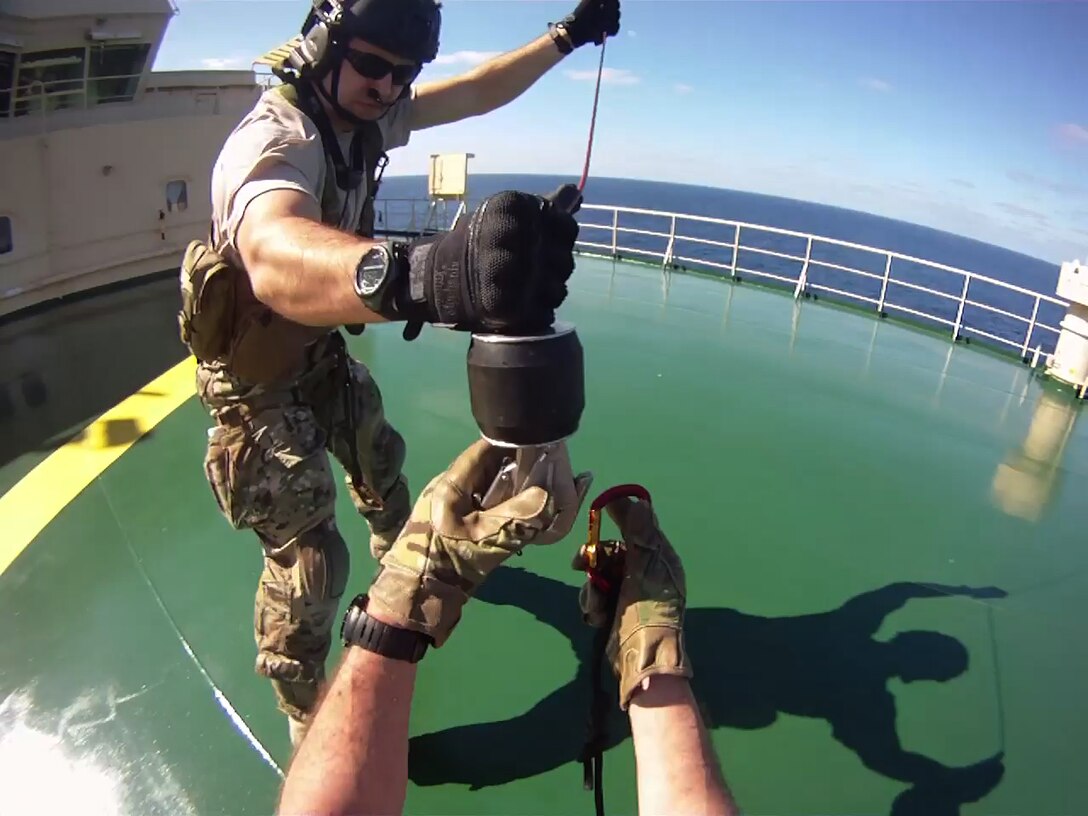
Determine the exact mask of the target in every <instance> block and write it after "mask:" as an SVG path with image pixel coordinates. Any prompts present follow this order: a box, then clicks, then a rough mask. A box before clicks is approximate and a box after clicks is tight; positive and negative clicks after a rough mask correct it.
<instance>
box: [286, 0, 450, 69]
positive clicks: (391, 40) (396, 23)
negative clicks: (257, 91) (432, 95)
mask: <svg viewBox="0 0 1088 816" xmlns="http://www.w3.org/2000/svg"><path fill="white" fill-rule="evenodd" d="M312 2H313V8H312V9H311V10H310V13H309V14H308V15H307V17H306V22H304V23H303V24H302V42H301V43H299V46H298V48H297V49H295V51H294V53H293V54H292V55H291V57H290V61H291V63H292V64H293V65H294V67H295V68H296V69H297V70H298V71H299V72H300V73H311V74H312V75H313V74H316V75H317V76H323V75H324V74H325V73H326V72H327V71H328V70H329V68H331V67H332V64H333V63H334V62H338V61H339V54H338V53H337V52H338V51H340V49H342V48H345V47H346V46H347V44H348V41H350V40H351V39H352V38H353V37H358V38H360V39H363V40H366V41H367V42H369V43H371V44H372V45H375V46H377V47H378V48H382V49H384V50H386V51H389V52H390V53H392V54H396V55H397V56H398V57H401V58H402V59H407V60H412V61H413V62H416V63H419V64H420V65H422V64H424V63H427V62H431V61H432V60H434V58H435V57H436V56H437V55H438V33H439V29H440V28H441V26H442V14H441V11H440V8H441V5H440V4H439V3H438V2H437V1H436V0H312ZM341 53H342V52H341Z"/></svg>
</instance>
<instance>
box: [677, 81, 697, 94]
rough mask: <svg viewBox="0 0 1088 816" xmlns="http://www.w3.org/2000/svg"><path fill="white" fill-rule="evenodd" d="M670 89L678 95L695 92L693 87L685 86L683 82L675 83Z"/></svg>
mask: <svg viewBox="0 0 1088 816" xmlns="http://www.w3.org/2000/svg"><path fill="white" fill-rule="evenodd" d="M672 89H673V90H674V91H676V93H678V94H689V93H691V92H693V91H694V90H695V89H694V88H693V87H691V86H690V85H685V84H684V83H683V82H677V83H676V84H675V85H673V86H672Z"/></svg>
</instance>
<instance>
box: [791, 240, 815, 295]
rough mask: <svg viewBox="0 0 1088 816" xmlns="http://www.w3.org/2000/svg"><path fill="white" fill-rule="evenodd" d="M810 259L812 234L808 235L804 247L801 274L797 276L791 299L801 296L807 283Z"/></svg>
mask: <svg viewBox="0 0 1088 816" xmlns="http://www.w3.org/2000/svg"><path fill="white" fill-rule="evenodd" d="M810 260H812V236H811V235H810V236H809V237H808V246H807V247H806V248H805V262H804V263H803V264H802V265H801V274H800V275H798V276H797V286H796V287H795V288H794V290H793V299H794V300H797V298H799V297H801V293H802V292H803V291H805V285H806V284H807V283H808V262H809V261H810Z"/></svg>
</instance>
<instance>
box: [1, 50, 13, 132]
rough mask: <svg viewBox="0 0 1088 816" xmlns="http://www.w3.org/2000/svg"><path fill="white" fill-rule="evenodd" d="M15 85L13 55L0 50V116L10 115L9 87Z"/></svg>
mask: <svg viewBox="0 0 1088 816" xmlns="http://www.w3.org/2000/svg"><path fill="white" fill-rule="evenodd" d="M14 85H15V55H14V54H13V53H11V52H10V51H0V117H4V116H11V89H12V88H13V87H14Z"/></svg>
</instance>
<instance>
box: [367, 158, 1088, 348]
mask: <svg viewBox="0 0 1088 816" xmlns="http://www.w3.org/2000/svg"><path fill="white" fill-rule="evenodd" d="M577 182H578V178H576V177H571V176H560V175H553V174H531V173H518V174H511V173H478V174H477V173H470V175H469V180H468V185H469V186H468V203H469V206H470V209H471V208H474V207H475V206H476V205H477V204H478V203H479V202H480V201H481V200H482V199H484V198H486V197H488V196H490V195H493V194H494V193H497V192H500V191H502V190H511V189H512V190H521V191H524V192H531V193H538V194H542V195H546V194H548V193H550V192H552V191H553V190H555V189H556V188H557V187H559V186H560V185H561V184H569V183H575V184H576V183H577ZM426 197H427V177H426V176H423V175H403V176H399V175H398V176H388V177H386V178H385V179H383V182H382V187H381V191H380V193H379V196H378V205H379V211H380V212H382V213H384V214H385V217H386V218H387V219H388V223H387V224H386V226H388V227H389V228H392V229H399V228H403V225H405V224H407V223H408V220H409V217H410V211H409V209H407V208H406V205H405V204H404V201H405V200H406V199H426ZM585 204H586V205H602V206H614V207H629V208H635V209H644V210H657V211H663V212H670V213H677V214H685V215H693V216H702V217H710V218H720V219H723V220H729V221H740V222H744V223H748V224H753V225H761V226H767V227H774V228H778V229H784V230H790V231H794V232H799V233H805V234H812V235H816V236H821V237H826V238H832V239H836V240H839V241H846V242H850V243H853V244H859V245H863V246H868V247H873V248H876V249H879V250H888V251H891V252H895V253H900V254H902V255H908V256H911V257H914V258H918V259H921V260H925V261H930V262H934V263H938V264H943V265H945V266H950V267H954V268H956V269H961V270H964V271H966V272H971V273H973V274H975V275H980V276H984V277H988V278H993V279H995V280H998V281H1002V282H1004V283H1009V284H1012V285H1014V286H1018V287H1022V288H1024V289H1027V290H1030V291H1032V292H1037V293H1039V294H1042V295H1046V296H1051V297H1053V296H1054V294H1055V289H1056V287H1057V282H1058V274H1059V272H1060V265H1059V264H1057V263H1052V262H1050V261H1046V260H1043V259H1041V258H1036V257H1033V256H1031V255H1027V254H1025V253H1022V252H1019V251H1016V250H1013V249H1009V248H1006V247H1001V246H998V245H996V244H992V243H987V242H985V241H980V240H978V239H975V238H970V237H967V236H964V235H959V234H957V233H954V232H950V231H945V230H940V229H936V228H934V227H929V226H925V225H921V224H915V223H911V222H908V221H903V220H898V219H894V218H888V217H886V216H881V215H875V214H872V213H868V212H863V211H860V210H852V209H848V208H845V207H838V206H832V205H827V204H817V203H814V202H810V201H803V200H800V199H792V198H786V197H782V196H775V195H768V194H764V193H753V192H745V191H740V190H731V189H728V188H723V187H711V186H703V185H698V184H690V183H683V184H680V183H673V182H665V181H643V180H636V179H626V178H614V177H607V176H599V177H595V176H592V175H591V176H590V178H589V180H588V181H587V183H586V189H585ZM452 212H453V207H450V210H449V213H450V215H451V216H452ZM420 215H422V212H417V217H418V216H420ZM577 219H578V222H579V224H580V234H579V240H580V241H590V242H595V243H610V242H611V215H610V213H607V212H601V211H597V210H588V209H583V210H582V211H581V212H579V213H578V216H577ZM438 226H444V225H438ZM620 226H621V227H624V228H628V229H634V230H642V231H643V232H642V233H623V234H622V235H621V236H620V244H621V245H623V246H625V247H627V248H629V249H635V250H641V251H643V252H646V253H657V254H658V255H659V256H660V255H661V254H662V253H663V252H664V251H665V247H666V244H667V240H666V239H665V238H661V237H657V236H652V235H647V234H645V233H646V232H664V233H668V232H669V222H668V220H667V219H664V218H661V217H651V216H642V215H635V214H629V213H624V214H621V222H620ZM677 230H678V232H680V233H682V234H684V235H686V236H689V237H691V238H696V239H704V240H714V241H721V242H731V241H732V240H733V228H732V227H728V228H723V227H722V226H721V225H715V224H708V223H706V222H696V221H686V222H678V225H677ZM741 242H742V244H744V245H745V246H747V247H749V248H750V249H748V250H742V251H741V252H740V254H739V258H738V263H739V264H740V265H741V266H744V267H747V268H749V269H755V270H759V271H763V272H768V273H770V274H776V275H780V276H782V277H784V278H792V279H794V280H796V278H797V275H798V273H799V266H800V264H799V263H798V262H796V261H789V260H786V259H781V258H776V257H773V256H769V255H767V254H766V253H764V252H758V251H755V250H759V249H761V250H767V251H770V252H779V253H786V254H790V255H795V256H804V254H805V244H806V241H805V239H803V238H798V237H793V236H786V235H777V234H773V233H760V232H757V231H754V230H751V231H749V230H745V231H744V232H743V234H742V238H741ZM675 251H676V254H677V255H681V256H684V257H687V258H690V259H692V261H693V263H687V262H681V263H683V265H684V266H685V267H689V268H699V263H700V262H707V263H706V264H705V265H704V271H710V272H711V274H714V273H715V271H717V273H718V274H722V272H721V270H720V269H717V267H715V266H714V264H719V265H720V264H723V263H724V264H726V265H728V264H729V262H730V260H731V250H729V249H723V248H720V247H714V246H710V245H707V244H705V243H700V242H698V241H686V242H677V246H676V247H675ZM621 255H623V253H621ZM623 257H627V258H634V257H636V256H635V255H634V254H630V253H628V254H626V255H623ZM812 259H813V260H814V261H823V262H826V263H829V264H839V265H843V266H849V267H852V268H856V269H861V270H864V271H866V272H869V273H870V274H873V275H877V276H882V275H883V272H884V263H885V259H886V256H882V255H879V254H875V253H872V252H863V251H860V250H852V249H847V248H843V247H836V246H833V245H823V246H818V247H817V248H816V249H814V253H813V256H812ZM1070 260H1071V259H1070ZM893 278H894V279H895V280H898V281H900V282H902V284H905V285H897V284H895V283H893V284H891V285H890V286H889V287H888V292H887V294H888V298H889V299H890V300H891V301H892V305H893V308H892V309H890V310H889V311H890V312H892V313H894V312H895V308H894V305H895V304H898V305H900V306H903V307H906V308H909V309H918V310H920V311H924V312H927V313H929V314H935V315H937V316H938V317H940V318H943V319H945V320H955V318H956V313H957V303H956V301H957V300H958V299H959V296H960V293H961V289H962V285H963V278H962V276H959V275H955V274H952V273H949V272H944V271H940V270H935V269H933V268H932V267H928V266H924V265H922V264H912V263H910V262H905V261H899V260H896V261H895V262H894V266H893ZM808 280H809V281H810V282H811V283H813V284H818V285H823V286H828V287H832V288H836V289H841V290H842V291H847V292H852V293H856V294H858V295H860V296H863V297H869V298H873V299H876V298H878V297H879V293H880V281H879V280H875V279H873V278H865V277H861V276H858V275H853V274H849V273H846V272H842V271H839V270H836V269H834V268H829V267H822V266H818V265H812V266H810V269H809V274H808ZM911 285H914V286H926V287H928V288H932V289H935V290H938V291H940V292H941V293H943V295H944V296H941V295H932V294H927V293H923V292H919V291H918V290H917V289H913V288H911ZM821 296H823V295H822V294H821ZM969 299H970V300H972V301H975V302H976V303H979V304H985V306H988V307H991V309H1000V310H1002V311H1006V312H1010V313H1012V314H1016V315H1020V316H1023V317H1024V318H1027V317H1030V315H1031V313H1032V309H1033V306H1034V302H1035V298H1034V297H1033V296H1029V295H1023V294H1018V293H1015V292H1010V291H1009V290H1006V289H1003V288H1001V287H997V286H993V285H992V284H986V283H984V282H976V283H974V284H972V286H971V289H970V293H969ZM854 302H855V303H858V301H856V300H855V301H854ZM863 308H864V305H863ZM1063 315H1064V310H1063V309H1062V308H1061V307H1059V306H1057V305H1054V304H1048V303H1042V304H1041V306H1040V309H1039V314H1038V320H1039V321H1040V322H1041V323H1044V324H1046V325H1049V326H1053V327H1056V326H1057V325H1058V322H1059V321H1060V320H1061V319H1062V317H1063ZM962 317H963V322H964V329H965V331H964V334H965V336H970V334H971V330H972V329H973V328H977V329H979V330H981V331H984V332H989V333H991V334H994V335H996V336H998V337H1002V338H1005V339H1007V340H1009V341H1011V342H1015V343H1017V344H1019V343H1020V342H1021V341H1023V339H1024V333H1025V328H1026V324H1025V323H1024V322H1022V321H1018V320H1016V319H1015V318H1010V317H1007V316H1003V315H1000V314H997V313H995V312H993V311H991V310H990V309H987V308H985V307H984V306H971V305H968V306H967V308H966V309H965V311H964V314H963V316H962ZM922 322H925V320H924V319H923V320H922ZM932 324H933V326H934V327H940V326H941V325H942V324H940V323H938V322H935V321H932ZM979 339H980V340H983V341H984V342H985V341H986V340H985V338H983V337H981V336H980V337H979ZM1056 339H1057V338H1056V335H1055V334H1054V333H1052V332H1049V331H1046V330H1036V332H1035V333H1034V334H1033V336H1032V337H1031V338H1029V341H1030V342H1029V345H1030V347H1031V348H1035V347H1036V346H1037V345H1038V346H1041V347H1042V349H1043V351H1047V352H1049V351H1051V350H1052V349H1053V346H1054V343H1055V342H1056ZM1006 350H1008V349H1007V347H1006Z"/></svg>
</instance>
